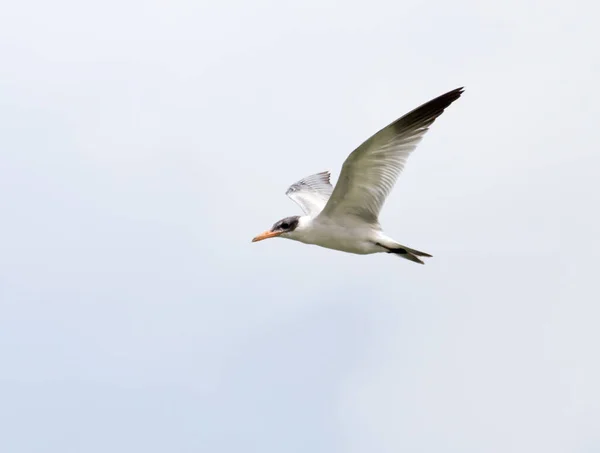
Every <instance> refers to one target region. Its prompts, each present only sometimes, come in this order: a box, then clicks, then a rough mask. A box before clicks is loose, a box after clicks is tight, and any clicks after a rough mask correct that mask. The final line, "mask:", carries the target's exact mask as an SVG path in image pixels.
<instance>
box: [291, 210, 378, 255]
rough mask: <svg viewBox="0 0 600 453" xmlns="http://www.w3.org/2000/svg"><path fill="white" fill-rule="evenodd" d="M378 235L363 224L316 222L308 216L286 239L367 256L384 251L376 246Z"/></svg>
mask: <svg viewBox="0 0 600 453" xmlns="http://www.w3.org/2000/svg"><path fill="white" fill-rule="evenodd" d="M378 234H379V231H378V230H375V229H374V228H373V226H372V225H367V224H364V223H363V222H359V221H357V222H356V223H350V224H347V225H339V224H337V223H334V222H328V221H326V222H323V221H316V220H315V219H313V218H310V217H308V216H306V217H301V218H300V222H299V224H298V227H297V228H296V230H295V231H293V232H292V233H290V234H289V235H286V237H287V238H289V239H293V240H295V241H299V242H303V243H305V244H313V245H318V246H320V247H325V248H328V249H333V250H340V251H342V252H347V253H356V254H359V255H366V254H370V253H378V252H382V251H384V249H383V248H382V247H380V246H378V245H376V241H377V237H378Z"/></svg>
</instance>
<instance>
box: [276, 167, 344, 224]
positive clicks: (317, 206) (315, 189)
mask: <svg viewBox="0 0 600 453" xmlns="http://www.w3.org/2000/svg"><path fill="white" fill-rule="evenodd" d="M329 177H330V174H329V172H328V171H323V172H321V173H316V174H314V175H310V176H307V177H306V178H304V179H301V180H300V181H297V182H295V183H294V184H292V185H291V186H290V187H289V188H288V190H287V191H286V192H285V194H286V195H287V196H288V197H290V198H291V199H292V200H293V201H294V202H295V203H297V204H298V205H299V206H300V207H301V208H302V210H303V211H304V213H305V214H307V215H310V216H316V215H317V214H319V212H321V210H322V209H323V208H324V207H325V205H326V204H327V200H329V197H330V196H331V192H333V186H332V185H331V183H330V182H329Z"/></svg>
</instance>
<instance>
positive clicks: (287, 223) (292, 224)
mask: <svg viewBox="0 0 600 453" xmlns="http://www.w3.org/2000/svg"><path fill="white" fill-rule="evenodd" d="M299 223H300V216H297V215H295V216H292V217H286V218H285V219H281V220H280V221H279V222H275V224H274V225H273V226H272V227H271V229H270V230H267V231H265V232H264V233H261V234H259V235H258V236H256V237H255V238H254V239H252V242H258V241H262V240H263V239H269V238H275V237H282V238H288V239H292V238H293V237H292V236H293V233H294V230H296V228H298V224H299Z"/></svg>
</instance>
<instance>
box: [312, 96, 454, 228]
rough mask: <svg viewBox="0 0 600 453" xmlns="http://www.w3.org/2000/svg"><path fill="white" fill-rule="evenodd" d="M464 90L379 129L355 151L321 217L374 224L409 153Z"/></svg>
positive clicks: (426, 105) (428, 104) (439, 98)
mask: <svg viewBox="0 0 600 453" xmlns="http://www.w3.org/2000/svg"><path fill="white" fill-rule="evenodd" d="M462 92H463V88H457V89H455V90H452V91H449V92H448V93H446V94H443V95H441V96H439V97H437V98H435V99H432V100H431V101H429V102H427V103H425V104H423V105H421V106H420V107H417V108H416V109H414V110H412V111H411V112H409V113H407V114H406V115H404V116H402V117H401V118H399V119H397V120H396V121H394V122H393V123H391V124H390V125H388V126H386V127H385V128H383V129H381V130H380V131H379V132H377V133H376V134H375V135H373V136H372V137H370V138H369V139H367V140H366V141H365V142H364V143H362V144H361V145H360V146H359V147H358V148H357V149H356V150H354V151H353V152H352V153H351V154H350V155H349V156H348V158H347V159H346V161H345V162H344V165H343V166H342V172H341V174H340V178H339V180H338V182H337V184H336V186H335V189H334V191H333V194H332V195H331V197H330V198H329V201H328V202H327V205H326V206H325V208H323V210H322V211H321V214H320V216H321V217H323V216H327V217H330V218H334V217H335V218H337V217H343V216H355V217H358V218H360V219H361V220H362V221H364V222H367V223H371V224H377V223H378V217H379V212H380V211H381V207H382V206H383V203H384V202H385V199H386V198H387V196H388V195H389V193H390V191H391V190H392V188H393V187H394V184H395V183H396V180H397V179H398V176H399V175H400V173H401V172H402V170H403V169H404V164H405V163H406V160H407V158H408V156H409V155H410V153H412V151H413V150H414V149H415V148H416V147H417V145H418V144H419V142H420V141H421V139H422V138H423V135H425V133H426V132H427V130H428V129H429V126H431V124H432V123H433V122H434V121H435V119H436V118H437V117H438V116H440V115H441V114H442V113H443V112H444V110H445V109H446V108H447V107H448V106H449V105H450V104H452V103H453V102H454V101H456V100H457V99H458V98H459V97H460V95H461V94H462Z"/></svg>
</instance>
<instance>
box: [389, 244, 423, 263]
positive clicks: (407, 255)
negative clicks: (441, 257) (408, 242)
mask: <svg viewBox="0 0 600 453" xmlns="http://www.w3.org/2000/svg"><path fill="white" fill-rule="evenodd" d="M388 253H393V254H394V255H397V256H399V257H400V258H404V259H407V260H409V261H413V262H415V263H420V264H425V263H424V262H423V260H421V259H419V256H422V257H425V258H431V255H430V254H429V253H425V252H419V251H418V250H415V249H411V248H408V247H404V246H400V247H396V248H393V249H389V251H388Z"/></svg>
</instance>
